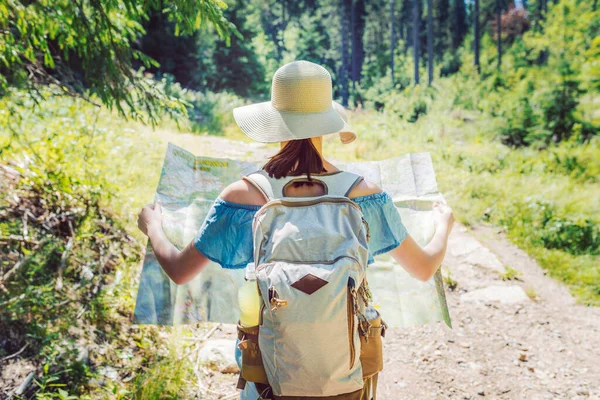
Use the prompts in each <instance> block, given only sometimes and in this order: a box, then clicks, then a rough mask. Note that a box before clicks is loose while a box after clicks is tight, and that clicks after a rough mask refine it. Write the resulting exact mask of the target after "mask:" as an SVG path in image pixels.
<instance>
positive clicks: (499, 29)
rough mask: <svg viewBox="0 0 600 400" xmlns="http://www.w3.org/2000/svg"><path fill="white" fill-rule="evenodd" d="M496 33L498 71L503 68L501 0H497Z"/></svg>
mask: <svg viewBox="0 0 600 400" xmlns="http://www.w3.org/2000/svg"><path fill="white" fill-rule="evenodd" d="M496 35H497V36H498V37H497V42H496V47H497V48H498V72H500V71H501V70H502V13H501V10H500V0H496Z"/></svg>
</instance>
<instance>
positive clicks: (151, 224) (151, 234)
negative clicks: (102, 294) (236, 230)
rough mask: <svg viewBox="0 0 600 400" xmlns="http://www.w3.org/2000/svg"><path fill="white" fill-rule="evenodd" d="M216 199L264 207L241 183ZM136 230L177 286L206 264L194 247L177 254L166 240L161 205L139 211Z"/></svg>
mask: <svg viewBox="0 0 600 400" xmlns="http://www.w3.org/2000/svg"><path fill="white" fill-rule="evenodd" d="M219 198H220V199H221V200H224V201H228V202H231V203H239V204H247V205H257V206H262V205H263V204H264V203H265V199H264V198H263V196H262V194H261V193H260V192H259V191H258V189H256V188H255V187H254V186H252V185H251V184H250V183H248V182H246V181H244V180H240V181H237V182H234V183H232V184H231V185H229V186H227V187H226V188H225V189H224V190H223V191H222V192H221V194H220V195H219ZM138 227H139V228H140V230H141V231H142V232H144V234H145V235H146V236H148V238H149V239H150V243H151V244H152V249H153V250H154V254H155V255H156V259H157V260H158V263H159V264H160V266H161V267H162V268H163V270H164V271H165V272H166V273H167V275H168V276H169V278H171V280H173V282H175V283H176V284H178V285H182V284H184V283H186V282H189V281H191V280H192V279H194V277H195V276H196V275H197V274H198V273H199V272H200V271H202V269H203V268H204V267H205V266H206V264H208V263H209V259H208V258H207V257H206V256H205V255H204V254H202V253H201V252H200V251H198V249H197V248H196V246H194V243H190V244H188V245H187V246H186V247H185V248H184V249H183V250H181V251H179V250H178V249H177V248H176V247H175V246H173V244H172V243H171V242H170V241H169V239H167V237H166V236H165V233H164V231H163V229H162V215H161V207H160V203H159V204H157V205H152V204H149V205H147V206H145V207H144V208H143V209H142V211H141V212H140V214H139V216H138Z"/></svg>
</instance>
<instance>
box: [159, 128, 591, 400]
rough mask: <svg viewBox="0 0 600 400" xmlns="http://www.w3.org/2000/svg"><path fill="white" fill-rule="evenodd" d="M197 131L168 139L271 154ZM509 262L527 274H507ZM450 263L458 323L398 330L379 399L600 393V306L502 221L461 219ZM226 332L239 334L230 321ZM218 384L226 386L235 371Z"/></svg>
mask: <svg viewBox="0 0 600 400" xmlns="http://www.w3.org/2000/svg"><path fill="white" fill-rule="evenodd" d="M190 136H191V135H188V136H186V135H178V137H177V138H176V137H169V139H174V141H175V142H177V143H178V144H182V145H184V146H185V147H186V148H187V149H189V150H190V151H192V152H194V153H196V154H203V155H211V156H215V155H217V154H218V156H219V157H232V158H244V159H252V160H256V161H259V160H260V161H263V160H264V159H265V157H266V155H267V154H268V153H269V151H267V148H265V147H264V146H262V145H259V144H251V145H249V144H247V143H241V142H236V141H230V140H224V139H218V138H214V137H207V138H203V137H198V136H195V137H190ZM249 146H251V147H249ZM505 266H510V267H512V268H513V269H514V270H516V271H519V272H520V273H521V274H522V275H521V276H519V277H518V279H516V280H514V279H513V280H509V281H504V280H502V275H503V274H505V273H506V269H505ZM443 268H444V269H445V270H447V271H449V272H450V276H451V278H452V279H453V280H455V281H456V282H457V287H456V289H455V290H454V291H449V290H448V288H446V292H447V297H448V306H449V309H450V315H451V318H452V321H453V325H454V329H449V328H447V327H446V326H445V325H443V324H441V323H439V324H434V325H426V326H420V327H412V328H408V329H402V330H400V329H393V330H391V331H390V332H389V333H388V335H387V337H386V338H385V349H384V353H385V369H384V371H383V372H382V374H381V378H380V381H379V389H378V394H379V398H381V399H384V400H387V399H445V398H453V399H454V398H456V399H472V398H491V399H600V309H598V308H589V307H584V306H581V305H578V304H576V303H575V301H574V299H573V297H572V296H571V295H570V294H569V292H568V290H567V289H566V288H565V287H563V286H562V285H561V284H560V283H558V282H556V281H554V280H552V279H551V278H549V277H547V276H545V274H544V272H543V270H542V269H541V268H540V267H539V266H538V265H537V264H536V262H535V261H533V260H532V259H531V258H530V257H529V256H527V254H525V253H524V252H523V251H521V250H520V249H518V248H517V247H516V246H514V245H512V244H511V243H510V242H509V241H508V240H507V239H506V238H505V237H503V236H502V235H501V234H500V233H498V232H497V231H496V230H494V229H493V228H489V227H484V226H481V227H476V228H474V229H471V230H467V229H466V228H465V227H463V226H461V225H460V224H457V225H456V226H455V228H454V231H453V232H452V235H451V237H450V243H449V250H448V253H447V255H446V258H445V259H444V262H443ZM219 336H221V335H219ZM222 336H226V337H227V336H229V337H231V330H230V327H227V328H225V329H224V332H223V335H222ZM217 375H219V374H218V373H217ZM211 381H213V382H214V383H215V384H216V385H218V386H219V387H221V388H223V384H224V383H226V382H231V383H232V384H233V382H234V381H235V376H232V375H228V376H227V375H222V376H213V377H212V378H211ZM217 382H218V383H217Z"/></svg>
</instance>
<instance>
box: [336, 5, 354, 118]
mask: <svg viewBox="0 0 600 400" xmlns="http://www.w3.org/2000/svg"><path fill="white" fill-rule="evenodd" d="M350 7H352V0H340V11H341V12H340V19H341V23H342V49H341V57H340V58H341V60H342V66H341V70H340V79H339V80H340V85H341V87H342V105H343V106H344V107H348V98H349V96H350V94H349V91H348V69H349V68H348V11H349V10H350Z"/></svg>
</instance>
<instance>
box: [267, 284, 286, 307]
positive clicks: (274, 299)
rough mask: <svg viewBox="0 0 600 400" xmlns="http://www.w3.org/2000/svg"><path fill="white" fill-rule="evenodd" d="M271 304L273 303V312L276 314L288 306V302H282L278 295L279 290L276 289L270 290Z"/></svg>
mask: <svg viewBox="0 0 600 400" xmlns="http://www.w3.org/2000/svg"><path fill="white" fill-rule="evenodd" d="M269 303H271V312H275V311H277V310H278V309H279V308H281V307H285V306H287V305H288V301H287V300H281V299H280V298H279V293H277V290H275V288H274V287H270V288H269Z"/></svg>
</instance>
